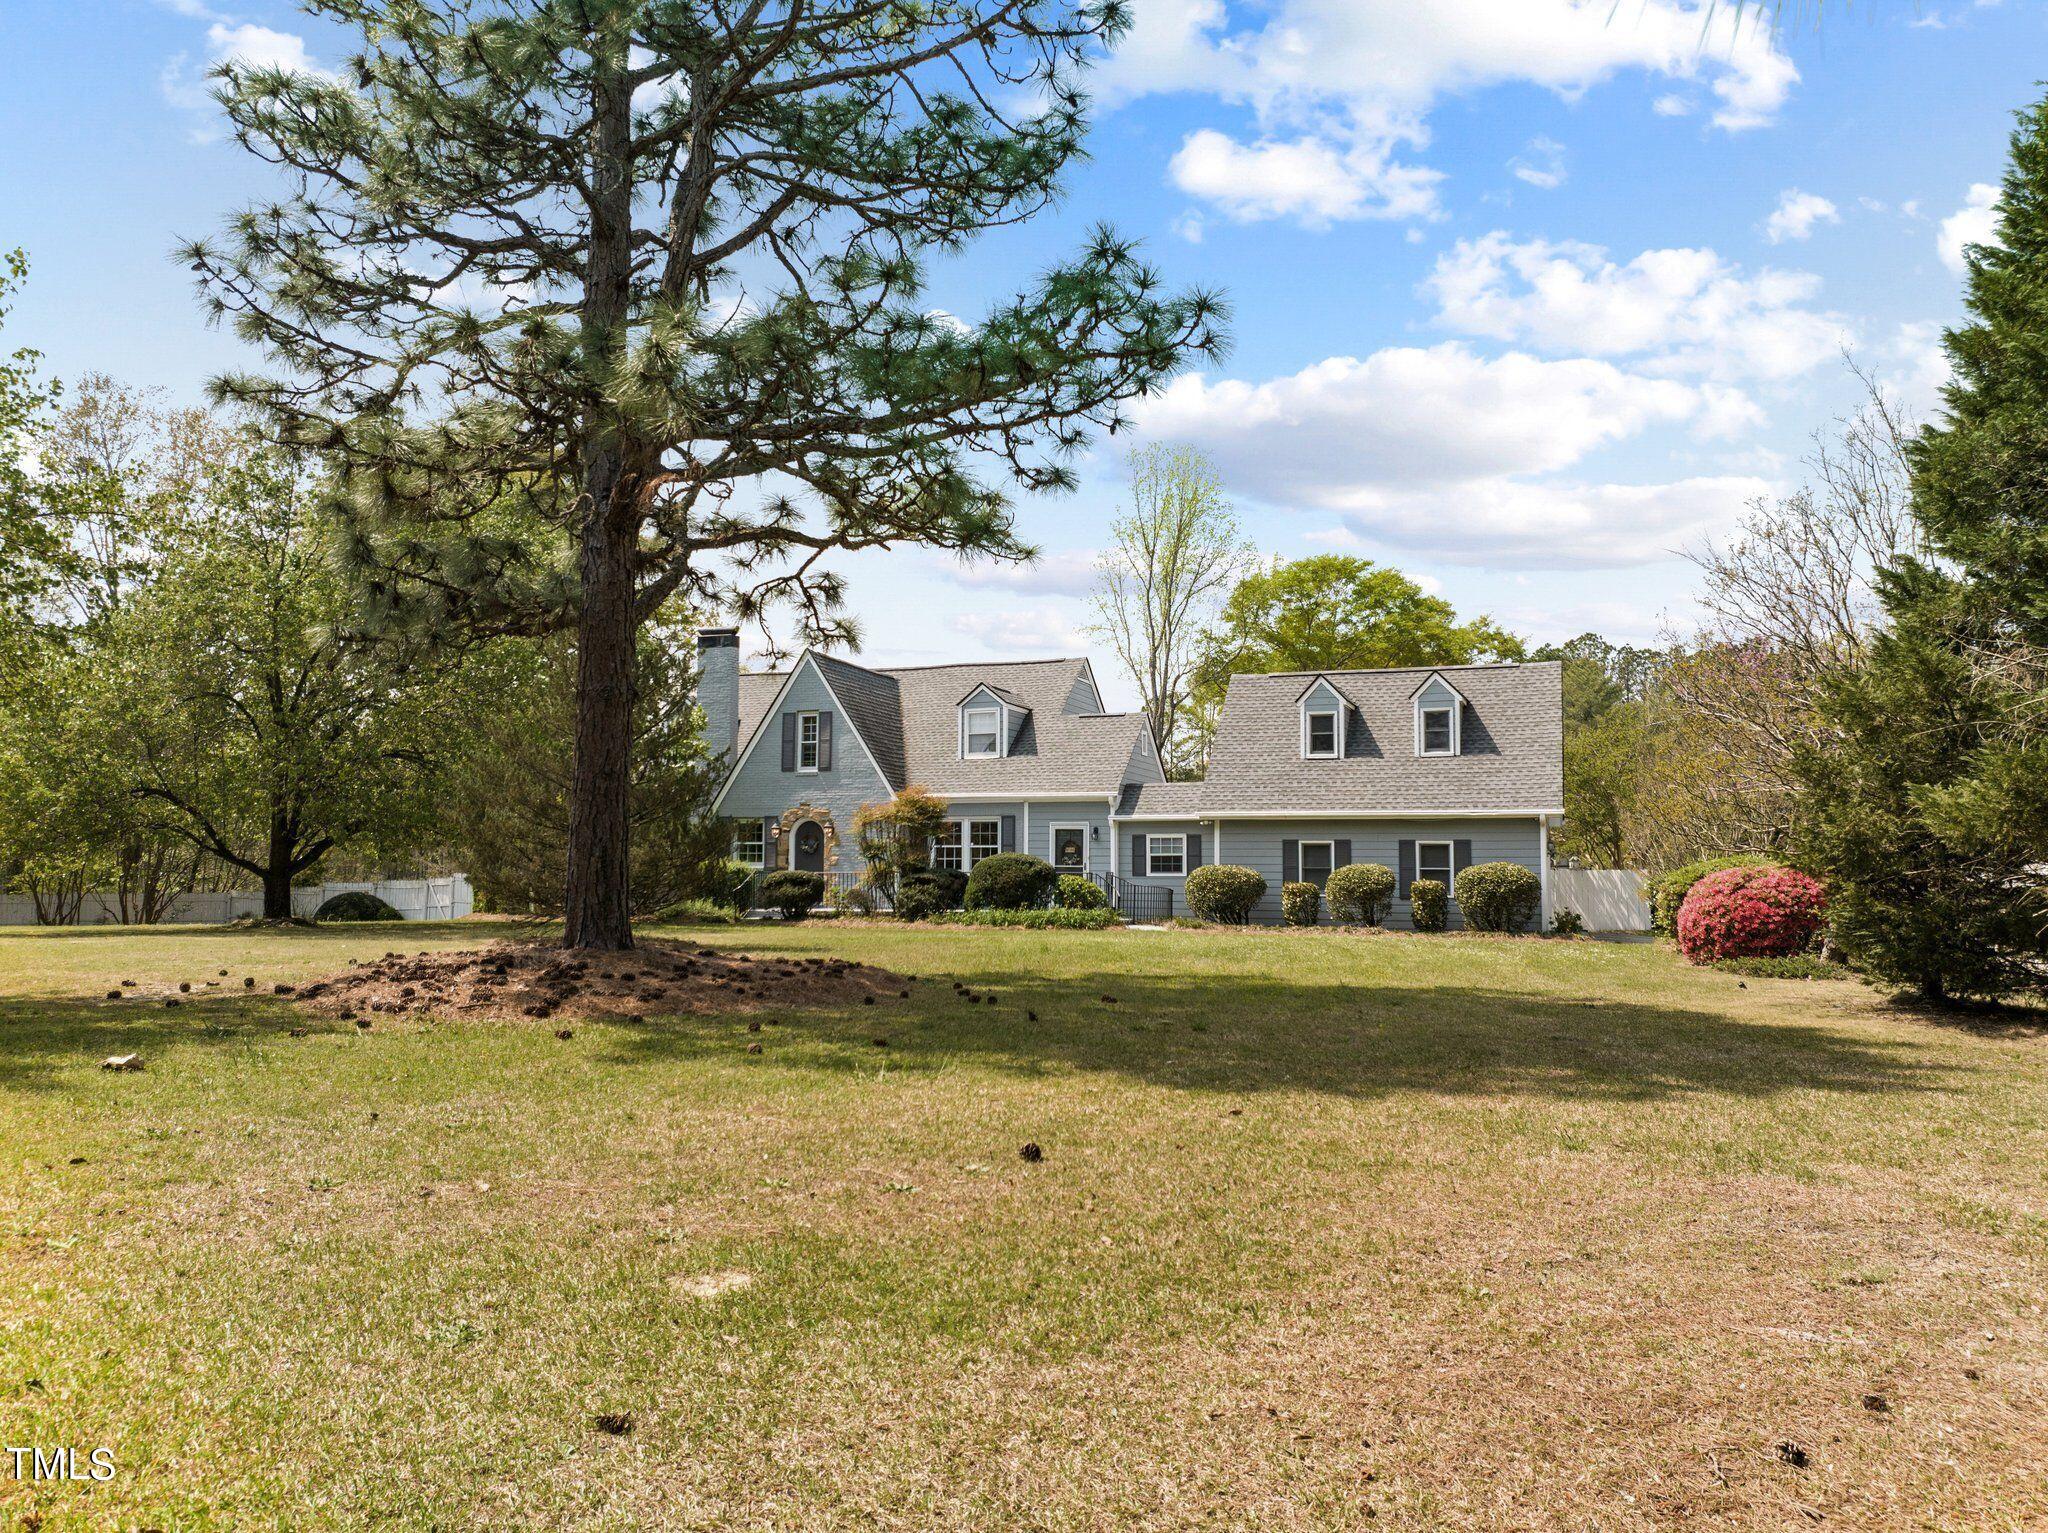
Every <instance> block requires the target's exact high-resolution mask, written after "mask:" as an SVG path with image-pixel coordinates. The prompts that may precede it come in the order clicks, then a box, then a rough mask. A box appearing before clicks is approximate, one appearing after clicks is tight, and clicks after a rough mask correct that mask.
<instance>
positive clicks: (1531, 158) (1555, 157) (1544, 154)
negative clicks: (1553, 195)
mask: <svg viewBox="0 0 2048 1533" xmlns="http://www.w3.org/2000/svg"><path fill="white" fill-rule="evenodd" d="M1508 169H1509V170H1511V171H1513V172H1514V173H1515V176H1516V178H1517V179H1519V180H1522V181H1526V182H1528V183H1529V184H1530V185H1531V186H1534V187H1538V188H1540V189H1542V190H1543V191H1546V192H1550V191H1555V190H1557V188H1558V187H1560V186H1563V185H1564V183H1565V176H1566V171H1565V168H1564V145H1563V144H1560V143H1559V142H1558V141H1557V140H1556V139H1554V138H1541V137H1539V138H1532V139H1530V140H1529V147H1528V148H1527V149H1525V150H1524V151H1523V152H1522V153H1520V154H1518V155H1516V156H1515V157H1514V158H1513V159H1512V160H1509V161H1508Z"/></svg>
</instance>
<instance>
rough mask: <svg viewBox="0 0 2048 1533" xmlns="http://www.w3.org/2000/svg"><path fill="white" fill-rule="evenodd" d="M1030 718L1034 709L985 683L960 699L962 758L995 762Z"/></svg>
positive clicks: (1005, 754)
mask: <svg viewBox="0 0 2048 1533" xmlns="http://www.w3.org/2000/svg"><path fill="white" fill-rule="evenodd" d="M1030 717H1031V710H1030V709H1029V708H1027V707H1025V706H1024V704H1023V703H1022V702H1021V701H1020V700H1019V699H1017V698H1016V697H1014V696H1012V695H1011V694H1010V693H1008V692H1005V691H1003V690H1002V689H1001V688H999V687H992V686H990V685H989V684H988V683H987V682H983V683H982V684H981V685H980V686H978V687H976V688H975V689H974V690H973V691H972V692H969V693H968V694H967V695H966V696H965V697H963V698H961V699H960V706H959V726H960V759H961V760H962V761H993V760H996V759H997V758H999V757H1003V756H1007V755H1009V754H1010V747H1011V746H1012V745H1013V744H1014V743H1015V742H1016V739H1017V735H1018V733H1019V731H1021V730H1022V729H1023V727H1024V725H1025V723H1026V721H1027V720H1029V719H1030Z"/></svg>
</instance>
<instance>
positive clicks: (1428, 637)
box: [1195, 554, 1524, 713]
mask: <svg viewBox="0 0 2048 1533" xmlns="http://www.w3.org/2000/svg"><path fill="white" fill-rule="evenodd" d="M1523 654H1524V649H1523V645H1522V641H1521V640H1520V639H1518V638H1516V637H1515V636H1514V635H1513V634H1511V633H1508V632H1506V631H1504V630H1503V629H1500V628H1498V627H1496V626H1495V625H1494V623H1493V620H1492V619H1491V618H1485V617H1478V618H1473V619H1471V620H1469V621H1467V622H1460V621H1459V620H1458V613H1457V609H1456V608H1454V607H1453V606H1452V605H1451V604H1450V603H1449V602H1447V601H1445V600H1444V599H1443V598H1442V597H1439V596H1431V595H1430V594H1428V593H1427V592H1426V591H1424V590H1423V589H1422V587H1421V586H1419V585H1417V584H1416V583H1415V582H1414V581H1413V580H1411V579H1409V578H1408V577H1407V576H1406V575H1404V574H1402V573H1401V572H1400V571H1399V570H1396V569H1389V568H1387V567H1385V566H1383V565H1378V564H1374V563H1373V562H1372V561H1371V560H1370V559H1358V558H1354V557H1352V556H1351V555H1348V554H1316V555H1312V556H1311V557H1309V558H1306V559H1295V560H1293V561H1291V562H1282V561H1280V560H1277V559H1276V560H1274V561H1273V563H1272V564H1271V565H1269V566H1268V567H1266V568H1265V569H1262V570H1259V571H1257V572H1256V573H1254V574H1251V575H1248V576H1246V577H1245V578H1244V579H1243V580H1240V581H1239V582H1238V583H1237V586H1236V588H1235V589H1234V590H1232V591H1231V593H1230V599H1229V600H1228V601H1226V602H1225V603H1224V604H1223V613H1222V618H1221V621H1220V623H1219V625H1218V627H1217V629H1216V631H1215V632H1214V633H1212V634H1211V635H1210V637H1209V640H1208V643H1207V644H1206V645H1205V646H1204V650H1203V655H1202V660H1201V663H1200V665H1199V666H1198V667H1197V668H1196V673H1195V695H1196V698H1197V700H1198V701H1200V702H1201V703H1202V704H1204V705H1205V706H1206V707H1207V708H1208V709H1209V710H1211V712H1212V713H1213V710H1214V709H1215V708H1216V707H1218V706H1220V705H1221V703H1222V701H1223V693H1224V690H1225V688H1227V687H1228V686H1229V684H1230V677H1231V673H1232V672H1234V671H1244V672H1256V671H1341V670H1364V669H1373V668H1377V667H1383V666H1410V665H1468V664H1470V663H1472V662H1474V661H1479V660H1519V659H1521V658H1522V657H1523Z"/></svg>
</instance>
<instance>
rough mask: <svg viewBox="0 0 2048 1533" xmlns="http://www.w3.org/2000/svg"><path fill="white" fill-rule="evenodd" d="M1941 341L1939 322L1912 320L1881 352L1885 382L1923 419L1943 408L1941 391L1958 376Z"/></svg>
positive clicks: (1904, 403)
mask: <svg viewBox="0 0 2048 1533" xmlns="http://www.w3.org/2000/svg"><path fill="white" fill-rule="evenodd" d="M1941 341H1942V326H1941V325H1940V324H1939V323H1937V322H1936V321H1934V320H1931V319H1922V320H1912V321H1909V322H1908V323H1906V324H1902V325H1900V326H1899V328H1898V329H1897V331H1895V332H1894V333H1893V335H1892V338H1891V340H1890V341H1889V342H1888V343H1886V345H1885V346H1884V347H1883V349H1882V351H1881V353H1880V355H1881V357H1882V361H1883V364H1884V381H1885V382H1886V383H1887V384H1889V385H1890V386H1891V387H1892V388H1893V389H1894V390H1895V391H1896V392H1897V394H1898V396H1899V399H1900V402H1901V403H1902V404H1903V405H1904V406H1905V407H1906V409H1907V410H1908V412H1910V413H1911V414H1912V415H1914V416H1917V417H1920V418H1923V419H1924V418H1926V417H1927V416H1930V415H1932V414H1933V413H1934V411H1935V410H1937V409H1938V408H1940V406H1941V391H1942V389H1943V388H1944V387H1946V386H1947V384H1948V382H1949V380H1950V379H1951V378H1952V377H1953V376H1954V375H1955V373H1954V369H1953V368H1951V367H1950V366H1949V360H1948V352H1947V351H1946V350H1944V349H1943V347H1942V344H1941Z"/></svg>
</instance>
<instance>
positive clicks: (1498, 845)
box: [1203, 817, 1543, 929]
mask: <svg viewBox="0 0 2048 1533" xmlns="http://www.w3.org/2000/svg"><path fill="white" fill-rule="evenodd" d="M1211 830H1212V832H1218V831H1220V834H1212V838H1211V839H1212V840H1215V841H1220V842H1221V850H1220V851H1217V850H1214V849H1213V848H1211V847H1209V846H1208V845H1206V844H1205V846H1204V848H1203V860H1204V861H1208V862H1233V863H1237V864H1238V865H1240V866H1242V867H1247V868H1253V869H1256V870H1257V871H1258V872H1259V873H1260V874H1262V875H1264V877H1265V880H1266V897H1265V899H1264V900H1262V901H1260V903H1259V908H1258V911H1257V919H1259V920H1261V921H1278V920H1279V919H1280V843H1281V842H1282V841H1349V842H1350V843H1351V860H1352V861H1353V862H1377V863H1379V864H1380V865H1381V866H1383V867H1388V868H1392V869H1393V870H1394V872H1395V875H1396V876H1397V877H1398V876H1399V874H1400V843H1401V842H1403V841H1453V842H1455V841H1470V842H1471V843H1472V860H1473V862H1475V863H1480V862H1518V863H1520V864H1521V865H1522V866H1523V867H1525V868H1527V869H1529V871H1530V872H1532V873H1534V874H1536V875H1537V876H1538V877H1541V876H1542V873H1543V866H1542V837H1541V834H1540V832H1539V831H1538V829H1537V824H1536V821H1535V819H1534V818H1533V817H1531V818H1511V819H1498V820H1494V819H1487V820H1225V821H1223V822H1222V824H1221V826H1220V827H1211ZM1327 914H1328V913H1327V912H1325V918H1326V919H1327ZM1409 924H1410V923H1409V911H1408V902H1407V901H1406V900H1396V901H1395V903H1394V909H1393V911H1392V913H1391V914H1390V915H1389V917H1388V918H1387V925H1389V926H1394V927H1401V928H1404V929H1405V928H1407V927H1408V926H1409ZM1451 924H1452V925H1453V926H1457V925H1461V924H1462V917H1460V916H1459V914H1458V906H1457V901H1456V900H1455V899H1453V900H1452V902H1451Z"/></svg>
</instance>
